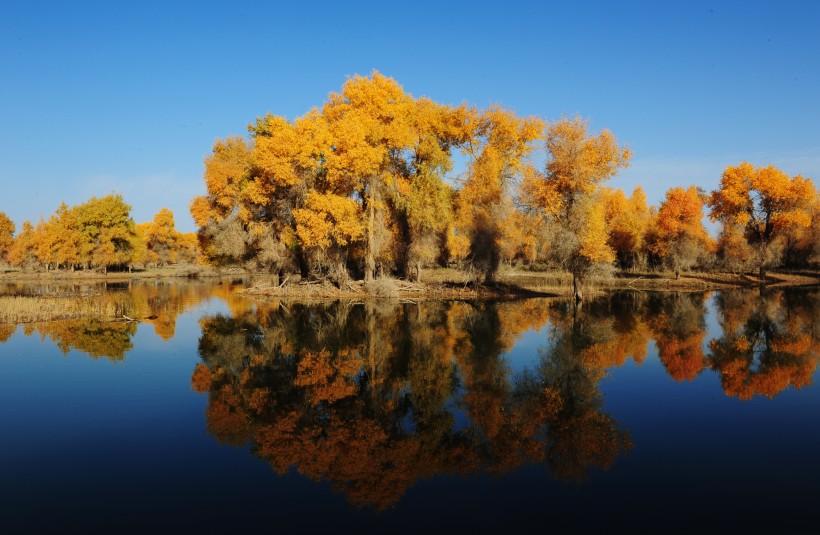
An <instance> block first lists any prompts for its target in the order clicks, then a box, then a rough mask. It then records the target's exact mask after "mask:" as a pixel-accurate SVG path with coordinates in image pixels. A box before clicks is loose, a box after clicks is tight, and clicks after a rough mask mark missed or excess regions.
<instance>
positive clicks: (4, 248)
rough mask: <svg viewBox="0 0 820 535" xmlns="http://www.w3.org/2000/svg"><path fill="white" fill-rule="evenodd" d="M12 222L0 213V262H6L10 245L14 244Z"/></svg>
mask: <svg viewBox="0 0 820 535" xmlns="http://www.w3.org/2000/svg"><path fill="white" fill-rule="evenodd" d="M14 230H15V229H14V222H12V220H11V219H9V216H7V215H6V214H4V213H3V212H0V260H2V261H7V260H8V253H9V249H10V248H11V245H12V244H13V243H14Z"/></svg>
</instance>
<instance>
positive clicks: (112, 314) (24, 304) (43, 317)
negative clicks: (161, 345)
mask: <svg viewBox="0 0 820 535" xmlns="http://www.w3.org/2000/svg"><path fill="white" fill-rule="evenodd" d="M128 308H129V307H128V306H126V305H125V303H124V302H122V301H121V300H119V299H100V298H99V297H29V296H0V323H30V322H34V321H50V320H58V319H66V318H79V317H86V316H94V317H100V318H109V319H114V318H121V317H123V315H127V314H128V312H129V310H128Z"/></svg>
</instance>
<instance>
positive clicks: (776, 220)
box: [708, 162, 818, 277]
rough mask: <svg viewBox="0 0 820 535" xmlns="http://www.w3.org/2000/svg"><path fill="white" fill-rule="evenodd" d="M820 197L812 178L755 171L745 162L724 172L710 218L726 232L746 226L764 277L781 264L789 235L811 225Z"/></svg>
mask: <svg viewBox="0 0 820 535" xmlns="http://www.w3.org/2000/svg"><path fill="white" fill-rule="evenodd" d="M817 196H818V192H817V189H816V188H815V187H814V183H812V181H811V180H810V179H808V178H804V177H802V176H800V175H798V176H795V177H789V175H787V174H786V173H784V172H783V171H781V170H779V169H777V168H776V167H774V166H772V165H770V166H768V167H754V166H753V165H752V164H750V163H748V162H743V163H741V164H740V165H738V166H729V167H727V168H726V170H725V171H724V172H723V177H722V178H721V180H720V188H718V189H717V190H715V191H713V192H712V194H711V196H710V197H709V201H708V202H709V206H710V208H711V211H710V213H709V216H710V217H711V218H712V220H713V221H718V220H719V221H721V222H722V223H723V225H724V228H729V227H731V226H732V225H735V224H737V225H741V226H743V228H744V231H745V232H744V234H745V238H746V241H747V243H748V244H749V245H750V246H751V247H752V248H753V250H754V254H755V263H756V264H757V266H758V268H759V270H760V276H761V277H764V276H765V274H766V268H767V267H770V266H772V265H775V264H777V263H778V262H779V259H780V254H781V252H782V249H783V238H784V236H785V235H786V233H788V232H789V231H790V230H791V229H795V228H808V227H809V226H810V225H811V206H812V203H814V202H815V200H816V199H817Z"/></svg>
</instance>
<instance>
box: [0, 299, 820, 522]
mask: <svg viewBox="0 0 820 535" xmlns="http://www.w3.org/2000/svg"><path fill="white" fill-rule="evenodd" d="M232 289H233V287H232V286H231V285H221V286H216V287H213V286H209V285H204V284H179V285H167V284H155V285H137V284H134V285H132V286H131V288H130V290H119V291H117V292H109V293H108V294H105V296H104V298H111V299H120V300H122V301H123V306H124V307H126V308H127V310H128V311H129V312H130V314H133V315H134V316H136V317H141V318H146V317H149V316H156V318H155V319H153V320H145V321H143V322H141V323H140V324H138V325H137V324H128V323H114V322H100V321H92V320H70V321H68V320H67V321H63V322H53V323H49V324H45V323H44V324H31V325H26V326H19V327H16V328H6V327H4V326H0V341H3V342H4V343H2V344H0V407H2V408H0V425H2V428H3V429H4V433H3V441H2V444H1V445H0V469H2V474H3V476H2V482H0V499H2V503H4V504H6V505H5V506H4V509H5V510H6V511H8V512H10V522H11V525H12V526H19V527H29V528H48V527H51V528H57V527H60V526H65V525H81V526H86V527H92V528H99V529H104V528H106V527H111V526H118V527H120V528H122V527H125V528H126V529H127V528H133V529H135V530H136V529H139V528H140V527H150V526H171V525H178V526H180V527H191V528H193V527H205V528H210V529H216V528H217V527H220V526H225V527H240V526H250V525H257V526H261V525H266V524H267V525H276V526H290V527H297V528H301V529H315V530H319V529H322V528H324V527H331V526H336V527H339V526H359V527H364V528H372V529H376V528H379V529H381V528H389V529H393V530H399V531H403V530H412V529H417V528H420V527H425V526H428V525H434V524H435V525H436V526H437V527H447V526H449V527H452V528H456V527H459V528H464V527H469V526H473V527H476V528H480V529H481V530H482V531H486V530H488V529H491V528H493V527H499V528H501V527H504V528H507V529H508V528H509V527H510V526H512V525H518V526H520V527H525V526H526V527H536V526H539V525H540V526H543V525H545V524H544V523H545V522H546V525H549V526H556V527H561V526H566V527H572V528H576V529H581V528H584V527H595V526H598V527H617V526H632V527H635V526H650V525H654V526H655V527H658V525H657V524H656V523H657V522H663V523H664V524H663V525H664V527H663V529H664V530H673V531H674V530H676V529H679V530H687V529H692V528H696V527H697V528H715V529H717V528H718V527H727V528H728V527H734V528H738V527H742V526H744V525H749V526H754V527H756V528H760V527H761V526H762V527H766V526H772V527H774V526H780V527H783V526H785V527H787V528H788V527H790V528H792V529H804V528H807V527H811V525H812V524H811V520H812V518H811V513H810V511H812V510H813V506H814V503H816V500H817V498H818V490H817V486H816V482H817V481H818V476H820V463H818V461H817V460H816V451H817V448H818V446H820V432H819V431H818V426H817V425H816V424H817V422H818V421H820V419H818V416H820V403H818V390H817V387H816V386H814V385H813V379H814V378H815V377H814V376H815V375H816V366H817V361H818V339H819V338H820V337H818V324H819V323H820V322H818V321H817V320H818V313H819V312H818V292H817V290H805V289H799V290H788V291H782V290H778V291H769V292H766V293H764V294H763V295H761V294H759V293H758V292H749V291H726V292H722V293H713V294H652V293H618V294H612V295H608V296H605V297H602V298H600V299H596V300H594V301H591V302H589V303H587V304H585V305H584V306H583V307H582V308H581V309H580V311H573V310H572V309H571V307H569V305H568V303H566V302H562V301H554V300H552V301H551V300H546V299H537V300H526V301H516V302H475V303H469V302H420V303H386V302H380V303H373V304H356V305H351V304H342V303H329V304H325V305H314V306H306V305H299V304H293V303H279V302H271V303H268V304H265V305H261V304H255V303H254V302H252V301H247V300H244V299H242V298H239V297H236V296H235V295H234V294H233V293H232ZM226 445H228V446H230V447H225V446H226ZM750 504H761V505H760V507H753V508H752V509H754V510H753V511H749V513H753V514H748V515H746V516H743V515H741V516H738V515H737V514H736V513H729V512H730V511H738V510H740V509H744V510H748V509H749V507H750ZM44 508H46V509H47V510H48V511H49V514H47V515H44V514H43V513H42V511H43V509H44ZM319 513H321V514H319ZM7 516H8V514H7Z"/></svg>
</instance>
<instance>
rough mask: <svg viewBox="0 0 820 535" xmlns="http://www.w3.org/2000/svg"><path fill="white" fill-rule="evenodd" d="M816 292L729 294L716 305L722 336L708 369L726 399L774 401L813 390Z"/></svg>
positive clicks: (818, 349) (819, 349) (818, 350)
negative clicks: (787, 392)
mask: <svg viewBox="0 0 820 535" xmlns="http://www.w3.org/2000/svg"><path fill="white" fill-rule="evenodd" d="M817 300H818V294H817V292H798V291H793V292H772V293H768V294H764V295H755V294H753V293H750V292H739V291H725V292H722V293H721V294H720V295H719V296H718V299H717V306H718V310H719V313H720V322H721V326H722V327H723V335H722V336H721V337H720V338H718V339H713V340H711V341H710V342H709V352H710V356H709V363H710V366H711V367H712V369H714V370H715V371H717V372H718V373H719V374H720V381H721V384H722V385H723V390H724V391H725V392H726V394H727V395H730V396H736V397H738V398H740V399H751V398H752V397H753V396H755V395H763V396H767V397H770V398H772V397H774V396H775V395H776V394H778V393H780V392H782V391H783V390H785V389H786V388H788V387H789V386H793V387H794V388H797V389H800V388H802V387H804V386H808V385H809V384H811V379H812V376H813V375H814V371H815V370H816V368H817V360H818V356H820V344H819V343H818V341H819V340H820V337H819V336H818V320H819V319H820V318H818V312H820V308H818V302H817Z"/></svg>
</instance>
